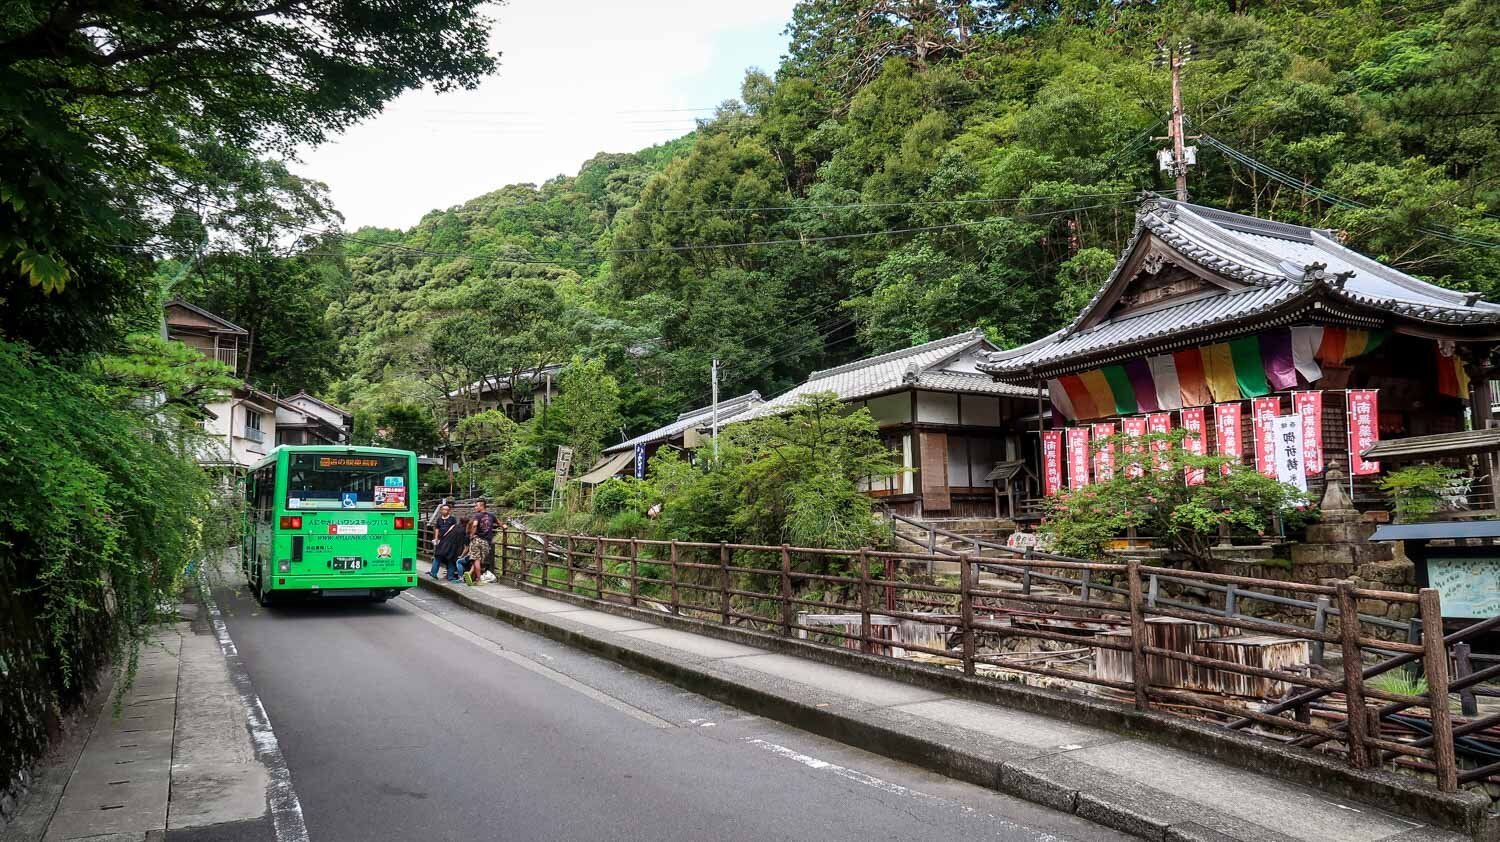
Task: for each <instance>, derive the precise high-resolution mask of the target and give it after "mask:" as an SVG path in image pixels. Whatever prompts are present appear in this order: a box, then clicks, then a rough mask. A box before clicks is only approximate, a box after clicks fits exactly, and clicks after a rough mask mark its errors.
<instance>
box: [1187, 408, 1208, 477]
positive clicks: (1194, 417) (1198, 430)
mask: <svg viewBox="0 0 1500 842" xmlns="http://www.w3.org/2000/svg"><path fill="white" fill-rule="evenodd" d="M1204 416H1205V413H1204V411H1203V407H1201V406H1193V407H1186V408H1184V409H1183V410H1182V429H1184V430H1187V432H1188V434H1187V437H1186V438H1184V439H1183V440H1182V449H1183V450H1186V451H1187V452H1188V453H1191V454H1193V455H1194V456H1202V455H1203V428H1204V426H1205V424H1206V423H1207V422H1206V421H1205V418H1204ZM1183 474H1184V476H1185V477H1186V479H1187V484H1188V485H1202V484H1203V469H1202V468H1184V469H1183Z"/></svg>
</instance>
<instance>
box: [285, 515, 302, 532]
mask: <svg viewBox="0 0 1500 842" xmlns="http://www.w3.org/2000/svg"><path fill="white" fill-rule="evenodd" d="M281 528H282V529H301V528H302V515H282V516H281Z"/></svg>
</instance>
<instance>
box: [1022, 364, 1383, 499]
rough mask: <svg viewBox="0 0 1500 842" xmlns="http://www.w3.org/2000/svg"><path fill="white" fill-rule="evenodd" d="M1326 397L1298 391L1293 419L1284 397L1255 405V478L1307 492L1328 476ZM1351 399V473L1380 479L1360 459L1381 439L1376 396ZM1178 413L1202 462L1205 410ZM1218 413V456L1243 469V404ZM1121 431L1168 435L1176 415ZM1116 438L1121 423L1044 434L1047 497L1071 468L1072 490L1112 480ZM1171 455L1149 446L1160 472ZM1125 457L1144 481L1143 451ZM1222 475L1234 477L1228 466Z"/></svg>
mask: <svg viewBox="0 0 1500 842" xmlns="http://www.w3.org/2000/svg"><path fill="white" fill-rule="evenodd" d="M1323 394H1324V393H1323V392H1321V391H1305V392H1293V393H1292V414H1290V415H1282V414H1281V399H1280V397H1279V396H1276V395H1271V396H1267V397H1262V398H1255V399H1253V400H1252V401H1250V418H1251V423H1252V424H1254V425H1255V426H1254V428H1253V431H1254V442H1255V445H1254V446H1255V467H1256V470H1257V471H1259V472H1260V473H1261V474H1263V475H1265V476H1267V477H1271V478H1272V479H1276V480H1279V481H1281V482H1284V483H1287V484H1289V485H1292V486H1294V487H1296V488H1298V489H1300V490H1302V491H1306V490H1307V478H1308V477H1312V476H1319V475H1321V474H1322V473H1323V472H1324V470H1325V469H1326V468H1327V467H1328V466H1327V460H1326V455H1325V452H1324V442H1323ZM1347 395H1348V401H1349V404H1348V405H1349V415H1348V432H1349V453H1350V456H1349V460H1350V468H1351V471H1352V473H1353V474H1354V475H1367V474H1374V473H1378V472H1379V471H1380V463H1379V462H1369V461H1366V460H1364V459H1362V458H1360V456H1359V454H1360V453H1361V452H1362V451H1363V450H1364V449H1366V448H1368V447H1369V446H1370V445H1371V444H1374V443H1375V442H1376V441H1377V440H1379V438H1380V429H1379V412H1380V410H1379V404H1378V402H1377V399H1376V395H1377V392H1376V391H1375V390H1373V389H1354V390H1350V391H1349V392H1348V393H1347ZM1180 412H1181V424H1182V427H1183V429H1184V430H1186V431H1187V435H1186V436H1184V437H1183V441H1182V447H1183V449H1184V450H1185V451H1187V452H1188V453H1191V454H1193V455H1196V456H1202V455H1204V454H1205V453H1206V452H1207V450H1208V447H1207V439H1206V438H1205V435H1206V433H1207V429H1208V417H1207V413H1208V410H1207V407H1203V406H1193V407H1183V408H1182V409H1181V410H1180ZM1213 413H1214V414H1213V424H1214V438H1215V440H1216V441H1217V453H1218V454H1219V455H1220V456H1226V457H1229V458H1230V459H1231V460H1233V461H1234V462H1237V463H1238V462H1243V461H1244V457H1245V455H1246V454H1245V452H1244V450H1245V448H1244V437H1243V434H1244V413H1243V408H1242V405H1241V403H1240V402H1237V401H1236V402H1227V403H1219V404H1214V409H1213ZM1120 424H1121V426H1122V428H1123V432H1124V434H1125V436H1126V437H1128V438H1141V437H1143V436H1146V435H1148V434H1152V435H1155V434H1160V433H1169V432H1171V430H1172V414H1171V413H1170V412H1153V413H1149V414H1146V415H1134V416H1126V417H1124V418H1121V419H1120ZM1116 432H1117V431H1116V427H1115V424H1114V423H1113V422H1107V421H1106V422H1098V423H1094V424H1087V425H1081V426H1077V427H1070V428H1068V429H1067V430H1066V431H1062V430H1048V431H1044V432H1043V433H1042V459H1043V463H1042V470H1043V477H1042V485H1043V490H1044V492H1045V493H1046V494H1048V495H1051V494H1055V493H1057V492H1058V491H1060V490H1062V488H1063V471H1064V466H1063V463H1064V462H1065V461H1066V463H1067V467H1066V470H1067V474H1068V476H1067V487H1068V488H1072V489H1076V488H1083V487H1084V486H1086V485H1089V484H1090V483H1091V482H1108V481H1110V480H1112V479H1114V478H1115V471H1116V470H1117V468H1118V461H1117V454H1116V452H1115V447H1114V446H1113V445H1111V444H1105V443H1104V440H1105V439H1108V438H1109V437H1111V436H1113V435H1115V433H1116ZM1065 435H1066V439H1064V436H1065ZM1064 448H1066V450H1065V449H1064ZM1170 449H1171V444H1170V442H1165V441H1161V442H1152V443H1151V445H1150V451H1151V454H1150V455H1151V462H1152V465H1153V466H1154V468H1155V469H1156V470H1165V469H1168V468H1169V466H1170V461H1171V460H1170V457H1168V456H1167V455H1166V451H1168V450H1170ZM1122 451H1123V457H1124V465H1125V468H1124V469H1125V474H1126V476H1129V477H1140V476H1142V475H1144V473H1145V466H1144V464H1143V462H1144V458H1143V457H1144V455H1145V452H1144V451H1145V448H1143V447H1142V446H1141V445H1140V444H1138V443H1136V444H1130V443H1127V444H1125V445H1124V446H1123V448H1122ZM1091 471H1092V476H1091V475H1090V472H1091ZM1224 473H1226V474H1227V473H1229V467H1228V466H1227V465H1226V466H1225V467H1224ZM1183 474H1184V477H1183V478H1184V481H1185V482H1186V483H1187V484H1188V485H1202V484H1203V483H1204V481H1205V479H1206V478H1205V476H1204V471H1203V469H1202V468H1186V469H1184V471H1183Z"/></svg>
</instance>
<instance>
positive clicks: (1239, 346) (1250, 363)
mask: <svg viewBox="0 0 1500 842" xmlns="http://www.w3.org/2000/svg"><path fill="white" fill-rule="evenodd" d="M1229 355H1230V359H1232V360H1233V361H1234V382H1235V384H1236V385H1237V386H1238V387H1239V390H1240V394H1241V395H1244V396H1245V397H1247V398H1258V397H1260V396H1261V395H1268V394H1270V393H1271V387H1270V385H1269V384H1267V383H1266V364H1265V361H1264V360H1263V359H1262V357H1261V355H1260V339H1259V337H1255V336H1242V337H1240V338H1239V339H1231V340H1230V341H1229Z"/></svg>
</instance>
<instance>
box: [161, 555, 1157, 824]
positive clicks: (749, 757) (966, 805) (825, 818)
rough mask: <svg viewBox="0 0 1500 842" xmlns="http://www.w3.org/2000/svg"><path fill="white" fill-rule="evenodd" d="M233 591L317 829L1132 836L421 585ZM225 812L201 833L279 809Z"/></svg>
mask: <svg viewBox="0 0 1500 842" xmlns="http://www.w3.org/2000/svg"><path fill="white" fill-rule="evenodd" d="M213 595H214V601H215V602H216V603H217V605H218V608H219V610H220V612H221V614H222V616H223V619H224V622H225V624H226V626H227V631H228V633H229V635H230V636H231V637H232V638H233V641H234V644H235V647H236V648H237V649H238V653H239V659H240V662H241V663H242V664H243V666H244V671H245V673H246V674H247V675H248V677H249V679H250V681H251V682H252V683H253V687H254V692H255V693H256V694H257V695H258V696H259V698H260V700H261V703H262V704H263V706H264V708H265V711H266V713H267V714H268V716H269V720H270V724H271V726H272V728H273V729H274V732H275V737H276V742H278V743H279V745H280V748H281V753H282V755H283V757H284V759H285V764H286V768H287V770H288V771H289V772H290V779H291V784H292V787H293V789H294V790H295V796H296V801H297V802H300V806H301V811H302V820H303V821H304V822H305V827H306V835H307V838H309V839H311V840H314V842H337V840H351V842H371V840H386V839H397V840H399V839H413V840H417V839H420V840H442V839H453V840H487V839H505V840H528V839H581V840H591V842H592V841H597V842H603V840H615V839H619V840H638V839H712V840H731V839H746V840H750V839H754V840H770V839H815V840H835V839H849V840H877V839H980V838H986V839H1006V840H1048V839H1063V840H1116V839H1124V838H1127V837H1123V836H1121V835H1120V834H1117V833H1115V832H1114V831H1110V830H1107V829H1104V828H1100V827H1097V826H1095V825H1092V824H1089V823H1088V822H1085V821H1083V820H1081V819H1079V818H1077V817H1074V816H1070V815H1067V814H1063V813H1058V812H1055V811H1052V810H1049V809H1047V808H1044V807H1040V806H1037V805H1034V804H1031V803H1028V802H1025V801H1020V800H1017V799H1013V798H1010V797H1007V796H1004V795H1000V794H998V793H995V792H991V791H989V790H985V789H982V788H979V787H974V786H970V785H968V784H963V783H959V782H956V781H952V780H949V779H946V778H942V777H939V776H936V775H933V774H930V773H928V772H925V771H923V770H921V769H917V768H915V767H912V766H908V765H905V764H902V763H897V762H894V761H891V760H887V759H885V758H881V757H877V756H875V755H872V754H868V753H866V752H862V751H859V750H857V749H854V748H851V747H849V746H845V745H842V744H839V743H835V742H831V741H828V740H825V739H822V738H819V737H816V736H813V735H811V734H807V733H805V732H802V731H798V730H796V729H795V728H791V727H788V726H785V725H782V724H779V723H776V722H772V721H769V720H765V719H762V718H759V717H755V716H750V715H747V714H745V713H744V712H742V711H737V710H735V709H733V708H729V707H725V706H724V705H721V704H719V703H717V702H714V701H712V700H709V699H706V698H704V697H701V696H698V695H697V694H694V693H688V692H684V691H682V690H681V689H680V688H677V687H675V686H673V685H670V684H666V683H664V682H661V681H657V680H655V679H653V678H649V677H646V676H643V675H640V674H638V673H635V672H633V671H631V670H629V669H627V668H625V667H622V666H619V665H617V664H614V663H612V662H610V661H607V660H604V659H601V658H598V657H595V656H592V655H589V654H586V653H583V652H580V651H577V650H573V649H570V648H568V647H566V646H564V645H562V644H559V643H555V642H553V641H550V640H548V639H546V638H542V637H538V636H536V635H532V634H529V633H527V632H523V631H521V630H519V629H516V628H514V627H512V626H509V625H507V624H504V623H501V622H500V621H498V620H494V619H490V618H485V617H481V616H478V615H475V614H473V613H471V612H468V611H465V610H464V609H462V608H459V607H457V606H454V605H452V604H451V603H448V602H446V601H444V600H441V599H440V598H437V597H432V596H430V595H423V594H422V593H420V592H413V593H408V594H406V595H404V596H402V597H401V598H399V599H395V600H392V601H391V602H389V603H387V604H385V605H381V606H367V605H362V604H353V603H313V604H306V605H292V606H278V607H275V608H272V609H269V610H267V609H262V608H260V607H259V606H257V605H256V604H255V602H254V601H253V600H252V599H251V598H250V596H249V594H248V593H247V592H246V591H245V590H244V588H243V587H237V586H236V585H235V583H232V582H230V583H222V584H219V585H217V586H216V587H214V588H213ZM221 830H222V832H221V833H218V834H215V833H208V834H194V835H193V838H195V839H197V838H202V839H209V838H219V839H234V838H244V839H250V838H265V837H266V836H267V835H269V831H270V824H269V822H266V821H263V822H260V823H257V824H256V825H255V826H254V827H241V828H237V829H235V828H229V827H224V828H222V829H221ZM173 838H174V839H175V838H183V839H186V838H188V837H185V836H177V837H173Z"/></svg>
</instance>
